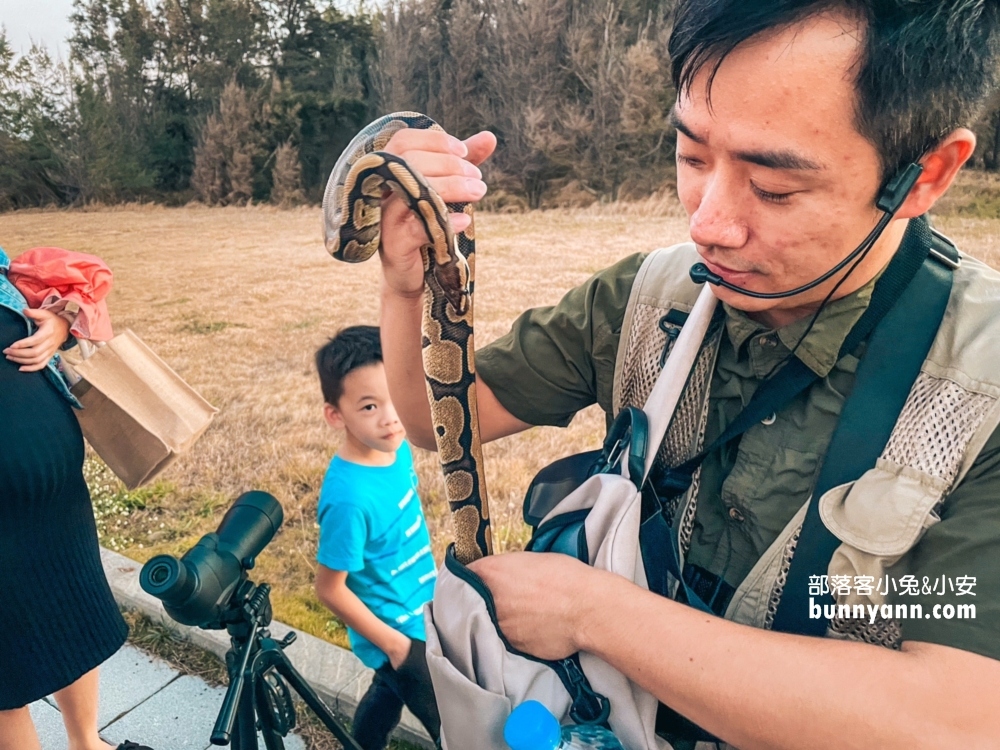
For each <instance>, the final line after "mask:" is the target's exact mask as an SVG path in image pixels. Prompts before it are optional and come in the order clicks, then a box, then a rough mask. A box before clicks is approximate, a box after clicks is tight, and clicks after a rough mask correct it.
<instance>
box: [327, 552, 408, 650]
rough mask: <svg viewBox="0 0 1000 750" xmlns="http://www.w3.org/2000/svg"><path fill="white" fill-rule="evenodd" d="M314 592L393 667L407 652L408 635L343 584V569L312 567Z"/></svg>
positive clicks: (344, 572) (345, 574) (344, 577)
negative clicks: (378, 649) (381, 652)
mask: <svg viewBox="0 0 1000 750" xmlns="http://www.w3.org/2000/svg"><path fill="white" fill-rule="evenodd" d="M316 596H317V597H319V600H320V601H321V602H322V603H323V605H324V606H325V607H326V608H327V609H329V610H330V611H331V612H333V613H334V614H335V615H337V617H339V618H340V620H341V621H342V622H343V623H344V624H345V625H347V626H348V627H350V628H352V629H353V630H355V631H356V632H358V633H360V634H361V635H362V636H364V637H365V638H367V639H368V640H369V641H371V642H372V643H374V644H375V645H376V646H378V647H379V648H380V649H382V651H383V652H384V653H385V655H386V656H388V657H389V664H391V665H392V668H393V669H399V667H400V665H402V663H403V662H404V661H406V657H407V655H408V654H409V653H410V639H409V638H408V637H406V636H405V635H403V634H402V633H400V632H399V631H398V630H395V629H393V628H392V627H390V626H389V625H386V624H385V623H384V622H382V621H381V620H380V619H378V617H376V616H375V614H374V613H373V612H372V611H371V610H370V609H368V607H366V606H365V604H364V602H362V601H361V600H360V599H359V598H358V597H357V595H356V594H355V593H354V592H353V591H351V590H350V589H349V588H347V571H344V570H331V569H330V568H328V567H326V566H325V565H318V566H317V569H316Z"/></svg>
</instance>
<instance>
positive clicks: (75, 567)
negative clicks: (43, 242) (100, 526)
mask: <svg viewBox="0 0 1000 750" xmlns="http://www.w3.org/2000/svg"><path fill="white" fill-rule="evenodd" d="M9 266H10V260H9V259H8V257H7V255H6V254H5V253H4V252H3V250H2V249H0V350H2V352H3V355H4V356H3V358H0V610H2V611H3V612H4V625H5V626H6V627H5V630H4V632H3V633H2V634H0V750H40V745H39V742H38V737H37V735H36V733H35V729H34V726H33V725H32V722H31V717H30V715H29V713H28V708H27V706H28V704H30V703H32V702H33V701H36V700H38V699H39V698H43V697H45V696H46V695H49V694H52V695H54V696H55V699H56V702H57V703H58V705H59V709H60V711H61V712H62V717H63V723H64V724H65V727H66V733H67V735H68V737H69V750H115V749H114V747H113V746H112V745H109V744H108V743H106V742H104V741H103V740H102V739H101V738H100V737H99V736H98V734H97V729H98V727H97V687H98V682H97V666H98V665H99V664H101V663H102V662H103V661H105V660H106V659H107V658H108V657H110V656H111V655H112V654H114V653H115V652H116V651H117V650H118V649H119V648H120V647H121V645H122V644H123V643H124V642H125V637H126V635H127V634H128V627H127V626H126V624H125V621H124V620H123V619H122V616H121V613H120V612H119V611H118V607H117V605H116V604H115V600H114V597H113V596H112V595H111V589H110V588H109V587H108V583H107V579H106V578H105V576H104V570H103V568H102V567H101V557H100V548H99V546H98V541H97V527H96V525H95V523H94V514H93V509H92V507H91V503H90V493H89V491H88V489H87V484H86V482H85V481H84V478H83V436H82V435H81V433H80V427H79V425H78V424H77V421H76V418H75V417H74V415H73V407H74V406H79V404H78V403H77V401H76V399H75V398H74V397H73V396H72V394H71V393H70V392H69V389H68V388H67V386H66V383H65V382H64V380H63V379H62V376H61V375H60V374H59V371H58V370H57V369H56V363H57V360H56V359H55V357H54V355H55V353H56V351H57V350H58V349H59V347H60V346H62V345H63V344H64V343H65V342H66V340H67V339H68V337H69V329H70V321H69V320H67V319H66V318H63V317H60V316H59V315H56V314H55V313H53V312H50V311H47V310H30V309H26V308H27V304H26V303H25V300H24V297H23V296H22V295H21V294H20V292H18V290H17V288H16V287H14V285H13V284H12V283H11V282H10V280H9V279H8V278H7V271H8V268H9ZM32 331H33V332H32ZM118 750H144V748H143V746H141V745H136V744H135V743H132V742H125V743H123V744H121V745H119V746H118ZM145 750H149V749H148V748H145Z"/></svg>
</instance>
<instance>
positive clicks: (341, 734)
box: [269, 649, 361, 750]
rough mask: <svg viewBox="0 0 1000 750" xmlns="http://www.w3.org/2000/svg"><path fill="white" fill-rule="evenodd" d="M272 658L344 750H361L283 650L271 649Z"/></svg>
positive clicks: (275, 666) (276, 666)
mask: <svg viewBox="0 0 1000 750" xmlns="http://www.w3.org/2000/svg"><path fill="white" fill-rule="evenodd" d="M269 656H270V659H271V660H272V661H273V665H274V668H275V669H276V670H277V672H278V674H280V675H281V676H282V677H284V678H285V680H287V681H288V684H289V685H290V686H291V688H292V690H294V691H295V692H296V693H298V694H299V696H300V697H301V698H302V700H303V701H305V703H306V705H307V706H309V708H311V709H312V711H313V713H314V714H316V715H317V716H318V717H319V719H320V721H322V722H323V724H324V725H325V726H326V728H327V729H329V730H330V731H331V732H332V733H333V736H334V737H336V738H337V739H338V740H339V741H340V744H341V745H343V746H344V750H361V746H360V745H359V744H358V743H357V741H355V739H354V738H353V737H352V736H351V735H350V733H349V732H348V731H347V729H346V727H344V725H343V724H341V723H340V721H338V720H337V717H336V716H334V715H333V712H332V711H330V709H329V708H327V705H326V704H325V703H324V702H323V701H322V700H320V697H319V696H318V695H316V691H315V690H313V689H312V687H310V685H309V683H308V682H306V681H305V679H303V677H302V675H300V674H299V673H298V671H297V670H296V669H295V667H293V666H292V663H291V662H290V661H289V660H288V657H287V656H285V653H284V652H283V651H280V650H278V649H275V650H274V651H271V652H270V654H269Z"/></svg>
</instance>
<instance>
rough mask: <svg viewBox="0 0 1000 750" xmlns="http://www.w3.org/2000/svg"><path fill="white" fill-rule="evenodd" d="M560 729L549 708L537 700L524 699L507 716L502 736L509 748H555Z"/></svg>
mask: <svg viewBox="0 0 1000 750" xmlns="http://www.w3.org/2000/svg"><path fill="white" fill-rule="evenodd" d="M561 731H562V730H561V729H560V727H559V722H558V720H557V719H556V717H555V716H553V715H552V712H551V711H549V709H547V708H546V707H545V706H543V705H542V704H541V703H539V702H538V701H525V702H524V703H522V704H521V705H520V706H518V707H517V708H515V709H514V710H513V711H511V712H510V716H508V717H507V723H506V724H504V727H503V738H504V740H506V742H507V744H508V745H510V750H557V748H558V747H559V745H560V744H561V742H562V736H561V734H560V733H561Z"/></svg>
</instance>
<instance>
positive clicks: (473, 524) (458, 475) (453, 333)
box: [323, 112, 493, 564]
mask: <svg viewBox="0 0 1000 750" xmlns="http://www.w3.org/2000/svg"><path fill="white" fill-rule="evenodd" d="M403 128H420V129H433V130H441V129H442V128H441V127H440V126H439V125H438V124H437V123H435V122H434V121H433V120H431V119H430V118H429V117H427V116H426V115H422V114H419V113H416V112H397V113H395V114H391V115H386V116H385V117H381V118H379V119H378V120H376V121H375V122H373V123H371V124H370V125H368V126H367V127H366V128H364V129H363V130H362V131H361V132H360V133H358V135H357V136H355V137H354V139H353V140H352V141H351V142H350V143H349V144H348V146H347V148H346V149H345V150H344V153H343V154H341V156H340V158H339V159H338V160H337V163H336V165H335V166H334V168H333V172H332V173H331V174H330V179H329V181H328V182H327V186H326V193H325V194H324V196H323V219H324V224H325V235H326V248H327V250H328V251H329V252H330V254H331V255H333V257H334V258H336V259H337V260H343V261H347V262H349V263H359V262H361V261H364V260H367V259H368V258H370V257H371V256H372V255H374V254H375V253H376V252H377V251H378V248H379V243H380V237H381V232H380V221H381V215H382V196H383V195H384V194H387V193H386V191H387V190H392V191H393V192H395V193H397V194H399V195H400V196H401V197H402V198H403V199H404V200H405V201H406V202H407V204H408V205H409V207H410V209H411V210H412V211H413V212H414V213H415V214H416V215H417V216H418V217H419V218H420V220H421V221H422V222H423V224H424V227H425V229H426V230H427V236H428V237H429V238H430V244H428V245H426V246H424V247H423V248H422V249H421V253H422V256H423V262H424V311H423V319H422V323H421V330H422V344H421V353H422V357H423V365H424V375H425V380H426V383H427V396H428V402H429V404H430V411H431V420H432V422H433V426H434V436H435V440H436V442H437V449H438V458H439V460H440V461H441V468H442V471H443V472H444V485H445V494H446V496H447V498H448V504H449V506H450V507H451V513H452V521H453V525H454V529H455V556H456V557H457V558H458V560H459V562H461V563H463V564H467V563H470V562H472V561H473V560H476V559H478V558H480V557H483V556H484V555H489V554H491V553H492V551H493V542H492V537H491V532H490V518H489V503H488V500H487V496H486V483H485V471H484V470H483V451H482V445H481V442H480V437H479V416H478V413H477V410H476V366H475V358H474V339H473V320H472V292H473V286H474V271H475V251H476V245H475V233H474V229H473V225H472V224H470V225H469V227H468V229H466V230H465V231H464V232H460V233H458V234H457V235H456V234H455V233H454V232H453V231H452V229H451V226H450V224H449V223H448V212H449V211H453V212H465V213H467V214H469V216H470V217H471V216H472V206H471V205H468V204H464V203H463V204H448V205H447V206H446V205H445V203H444V201H442V200H441V197H440V196H439V195H437V193H435V192H434V191H433V190H432V189H431V188H430V186H429V185H428V184H427V182H426V181H425V180H424V178H423V177H422V176H420V175H419V174H418V173H417V172H415V171H413V170H412V169H410V167H409V166H407V164H406V162H404V161H403V160H402V159H400V158H399V157H397V156H394V155H393V154H389V153H386V152H385V151H383V150H382V149H384V148H385V146H386V144H387V143H388V142H389V140H390V139H391V138H392V136H393V135H395V134H396V133H397V132H398V131H399V130H401V129H403Z"/></svg>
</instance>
